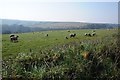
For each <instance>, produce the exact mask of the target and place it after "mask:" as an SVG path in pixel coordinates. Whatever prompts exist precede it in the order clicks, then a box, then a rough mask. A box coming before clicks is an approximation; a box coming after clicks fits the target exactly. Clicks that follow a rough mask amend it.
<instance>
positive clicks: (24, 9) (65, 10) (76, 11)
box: [0, 0, 118, 23]
mask: <svg viewBox="0 0 120 80" xmlns="http://www.w3.org/2000/svg"><path fill="white" fill-rule="evenodd" d="M45 1H46V2H45ZM47 1H48V2H47ZM85 1H86V2H85ZM85 1H84V2H82V1H77V0H75V1H74V2H73V1H72V0H70V1H69V2H68V0H67V1H66V2H63V1H61V2H55V0H53V1H52V2H49V0H44V1H40V0H29V1H28V0H20V1H19V0H2V1H0V10H1V12H0V18H1V19H19V20H36V21H77V22H97V23H118V2H117V1H118V0H114V2H113V1H112V0H109V2H107V1H108V0H106V2H104V1H105V0H104V1H102V2H97V1H95V0H92V1H93V2H88V1H87V0H85ZM115 1H116V2H115Z"/></svg>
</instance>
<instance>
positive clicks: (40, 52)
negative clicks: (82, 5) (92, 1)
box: [2, 29, 120, 80]
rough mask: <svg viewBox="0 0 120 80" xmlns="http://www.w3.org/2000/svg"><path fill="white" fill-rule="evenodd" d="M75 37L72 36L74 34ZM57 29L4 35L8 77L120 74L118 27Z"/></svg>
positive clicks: (66, 77)
mask: <svg viewBox="0 0 120 80" xmlns="http://www.w3.org/2000/svg"><path fill="white" fill-rule="evenodd" d="M71 33H75V34H76V36H75V37H71V38H70V34H71ZM85 33H90V34H92V33H93V29H86V30H85V29H83V30H70V31H68V30H56V31H41V32H30V33H19V34H16V35H18V36H19V37H18V42H11V41H10V37H9V36H10V35H9V34H3V35H2V59H3V65H2V66H3V69H2V76H3V77H4V78H13V79H21V78H23V79H26V78H30V79H42V80H44V79H58V78H59V79H65V80H66V79H73V80H76V79H91V78H95V79H97V78H108V79H109V78H119V77H120V48H119V46H118V44H119V41H118V37H119V34H118V30H116V29H109V30H107V29H97V30H95V33H96V35H94V36H85Z"/></svg>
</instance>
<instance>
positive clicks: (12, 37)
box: [10, 36, 19, 42]
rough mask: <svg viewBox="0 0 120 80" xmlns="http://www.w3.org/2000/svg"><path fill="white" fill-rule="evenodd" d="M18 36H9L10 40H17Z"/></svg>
mask: <svg viewBox="0 0 120 80" xmlns="http://www.w3.org/2000/svg"><path fill="white" fill-rule="evenodd" d="M18 37H19V36H11V37H10V40H11V42H18Z"/></svg>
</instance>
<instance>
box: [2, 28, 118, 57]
mask: <svg viewBox="0 0 120 80" xmlns="http://www.w3.org/2000/svg"><path fill="white" fill-rule="evenodd" d="M115 32H116V31H115V30H112V29H111V30H106V29H105V30H104V29H103V30H102V29H98V30H96V34H97V35H96V36H94V37H86V36H84V34H85V33H92V29H91V30H71V31H70V32H68V31H67V30H59V31H42V32H34V33H20V34H16V35H19V38H18V39H19V42H18V43H12V42H10V37H9V36H10V35H9V34H4V35H2V53H3V57H5V56H9V55H16V54H18V53H21V52H26V53H27V52H29V51H30V49H31V50H32V51H33V52H38V51H39V50H42V49H45V48H48V47H54V46H55V45H62V44H65V43H69V42H73V41H77V42H78V41H81V40H87V39H98V38H102V37H105V36H107V35H111V34H113V33H115ZM70 33H76V34H77V36H76V37H75V38H69V34H70ZM46 34H48V35H49V36H48V37H46V36H45V35H46ZM66 36H67V37H68V38H69V39H65V37H66Z"/></svg>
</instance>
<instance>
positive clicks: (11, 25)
mask: <svg viewBox="0 0 120 80" xmlns="http://www.w3.org/2000/svg"><path fill="white" fill-rule="evenodd" d="M0 25H2V33H3V34H8V33H21V32H22V33H23V32H36V31H45V30H59V29H60V30H64V29H70V30H71V29H111V28H116V27H117V24H108V23H104V24H103V23H83V22H54V21H24V20H10V19H2V24H0Z"/></svg>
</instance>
